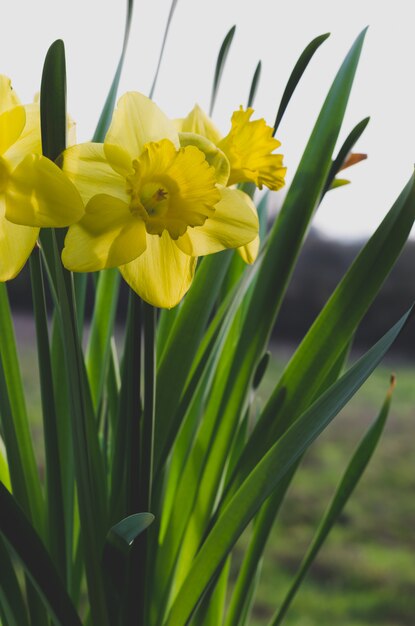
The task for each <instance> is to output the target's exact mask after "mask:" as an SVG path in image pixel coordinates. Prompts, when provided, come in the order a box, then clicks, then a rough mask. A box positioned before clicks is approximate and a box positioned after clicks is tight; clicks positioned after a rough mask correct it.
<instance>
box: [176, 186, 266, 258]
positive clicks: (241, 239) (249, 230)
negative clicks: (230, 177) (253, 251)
mask: <svg viewBox="0 0 415 626" xmlns="http://www.w3.org/2000/svg"><path fill="white" fill-rule="evenodd" d="M220 191H221V200H220V202H218V204H217V205H216V206H215V209H216V210H215V213H214V215H213V216H212V217H210V218H209V219H207V220H206V222H205V223H204V225H203V226H200V227H196V228H188V229H187V232H186V233H185V234H184V235H183V236H182V237H179V239H178V240H177V242H176V243H177V245H178V246H179V248H180V250H182V251H183V252H184V253H185V254H189V255H191V256H204V255H205V254H211V253H213V252H219V251H220V250H224V249H226V248H239V247H240V246H243V245H245V244H247V243H249V242H250V241H252V240H253V239H255V237H256V236H257V235H258V215H257V212H256V208H255V206H254V204H253V202H252V200H251V198H250V197H249V196H248V195H247V194H246V193H244V192H243V191H239V190H237V189H228V188H222V189H221V190H220Z"/></svg>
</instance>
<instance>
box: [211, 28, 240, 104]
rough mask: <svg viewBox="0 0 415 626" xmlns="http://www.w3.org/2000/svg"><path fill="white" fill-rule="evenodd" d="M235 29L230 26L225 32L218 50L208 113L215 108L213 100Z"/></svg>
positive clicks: (214, 99)
mask: <svg viewBox="0 0 415 626" xmlns="http://www.w3.org/2000/svg"><path fill="white" fill-rule="evenodd" d="M235 30H236V26H232V28H231V29H230V30H229V32H228V33H227V35H226V37H225V39H224V40H223V42H222V45H221V47H220V50H219V54H218V59H217V61H216V68H215V76H214V78H213V86H212V95H211V97H210V107H209V115H212V113H213V109H214V108H215V102H216V97H217V95H218V91H219V85H220V81H221V78H222V74H223V70H224V67H225V63H226V59H227V57H228V54H229V49H230V47H231V44H232V40H233V36H234V35H235Z"/></svg>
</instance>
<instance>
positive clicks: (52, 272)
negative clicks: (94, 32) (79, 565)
mask: <svg viewBox="0 0 415 626" xmlns="http://www.w3.org/2000/svg"><path fill="white" fill-rule="evenodd" d="M65 84H66V69H65V51H64V46H63V43H62V42H61V41H56V42H55V43H54V44H52V46H51V47H50V48H49V51H48V53H47V55H46V59H45V65H44V68H43V74H42V85H41V94H40V107H41V131H42V146H43V149H44V152H45V156H47V157H49V158H52V157H53V156H54V155H58V154H60V153H61V152H62V150H63V149H64V148H65V145H64V143H63V144H62V142H64V141H65V133H64V132H63V131H62V129H59V128H58V127H57V125H56V120H60V124H61V125H65V128H66V101H65V97H64V96H65V91H66V89H65ZM55 158H56V157H55ZM57 240H59V247H58V243H57ZM41 242H42V248H43V252H44V258H45V260H46V266H47V270H48V276H49V279H50V283H51V292H52V296H53V297H54V298H55V304H56V306H57V313H58V315H57V318H56V319H57V321H58V323H59V325H60V331H61V338H62V343H63V346H64V354H65V361H66V368H67V376H68V378H67V385H68V388H69V389H70V398H69V399H70V402H71V417H72V421H71V423H72V439H73V450H74V454H75V471H76V482H77V494H78V501H79V512H80V520H81V529H82V543H83V551H84V554H85V567H86V574H87V580H88V593H89V600H90V607H91V613H92V617H93V619H94V620H95V621H96V622H97V623H99V624H100V626H109V625H108V616H107V607H106V600H105V597H104V586H103V582H102V571H101V566H100V563H101V554H102V548H103V544H104V540H105V535H106V531H107V526H106V523H107V511H106V505H107V503H106V493H105V488H106V481H105V473H104V463H103V458H102V456H101V451H100V447H99V442H98V433H97V430H96V422H95V419H94V414H93V407H92V399H91V396H90V390H89V386H88V380H87V377H86V370H85V364H84V361H83V355H82V348H81V345H80V340H79V336H78V324H77V321H76V311H75V305H74V302H75V298H74V292H73V283H72V278H71V275H70V274H69V272H67V271H66V270H64V269H63V267H62V264H61V261H60V248H61V247H62V244H63V232H62V231H57V232H56V233H55V232H54V231H50V230H46V229H45V230H42V231H41Z"/></svg>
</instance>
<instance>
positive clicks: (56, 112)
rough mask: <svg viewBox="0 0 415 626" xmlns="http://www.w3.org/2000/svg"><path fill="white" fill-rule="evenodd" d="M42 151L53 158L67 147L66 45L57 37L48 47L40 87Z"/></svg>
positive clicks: (53, 159)
mask: <svg viewBox="0 0 415 626" xmlns="http://www.w3.org/2000/svg"><path fill="white" fill-rule="evenodd" d="M40 123H41V131H42V152H43V154H44V155H45V156H47V157H48V158H49V159H51V160H52V161H55V159H57V158H58V156H59V155H60V153H61V152H63V150H65V148H66V66H65V46H64V45H63V41H62V40H61V39H57V40H56V41H55V42H54V43H53V44H52V45H51V46H50V48H49V50H48V52H47V54H46V58H45V64H44V67H43V74H42V83H41V88H40Z"/></svg>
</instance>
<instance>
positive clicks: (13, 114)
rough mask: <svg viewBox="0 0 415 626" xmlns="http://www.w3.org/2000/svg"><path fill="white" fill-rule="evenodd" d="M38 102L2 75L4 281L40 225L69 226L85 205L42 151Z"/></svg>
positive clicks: (0, 241)
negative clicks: (28, 100)
mask: <svg viewBox="0 0 415 626" xmlns="http://www.w3.org/2000/svg"><path fill="white" fill-rule="evenodd" d="M41 153H42V146H41V136H40V109H39V104H38V103H33V104H30V105H26V106H22V105H20V101H19V99H18V97H17V95H16V93H15V92H14V90H13V89H12V87H11V82H10V79H8V78H7V77H6V76H2V75H0V281H2V282H3V281H6V280H9V279H11V278H14V277H15V276H16V275H17V274H18V273H19V272H20V270H21V269H22V267H23V265H24V264H25V262H26V260H27V258H28V257H29V255H30V253H31V251H32V250H33V247H34V245H35V243H36V239H37V237H38V234H39V229H40V227H42V226H67V225H68V224H69V223H71V222H73V221H76V220H78V219H80V217H81V216H82V215H83V212H84V208H83V203H82V199H81V197H80V196H79V193H78V192H77V190H76V189H75V188H74V186H73V185H72V183H71V182H70V181H69V180H68V179H67V178H66V177H65V175H64V174H63V173H62V171H61V170H60V169H59V168H58V166H57V165H55V164H54V163H52V161H50V160H49V159H47V158H46V157H44V156H42V155H41Z"/></svg>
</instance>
